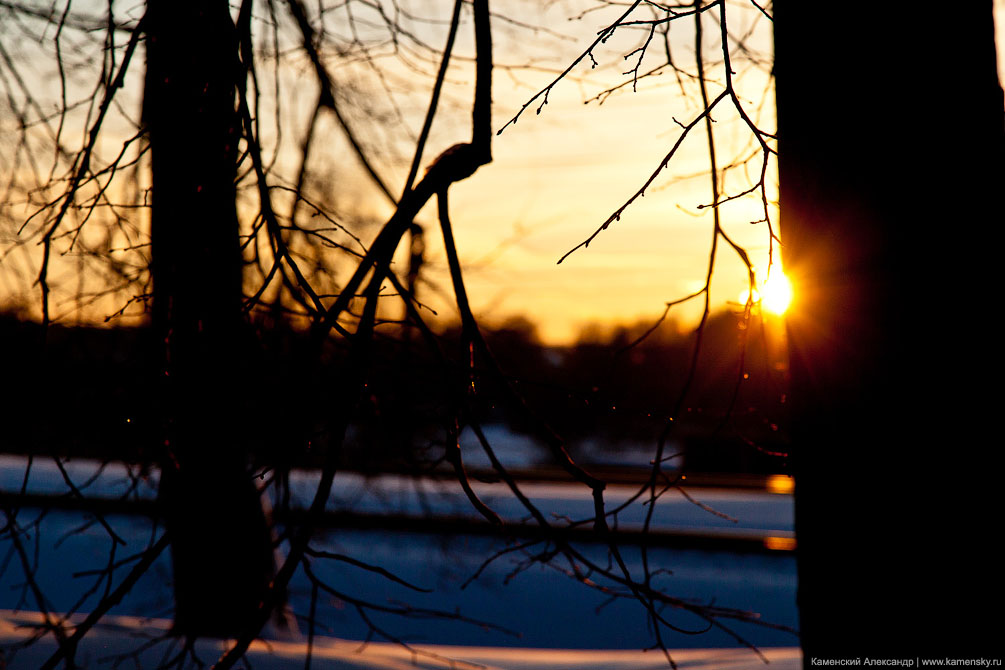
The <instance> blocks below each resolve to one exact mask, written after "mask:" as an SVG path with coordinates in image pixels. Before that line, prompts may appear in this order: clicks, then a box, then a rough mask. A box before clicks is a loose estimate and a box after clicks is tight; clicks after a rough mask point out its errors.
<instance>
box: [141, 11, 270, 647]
mask: <svg viewBox="0 0 1005 670" xmlns="http://www.w3.org/2000/svg"><path fill="white" fill-rule="evenodd" d="M144 25H145V30H146V37H147V41H146V45H147V73H146V83H145V93H144V95H145V99H144V110H143V115H144V122H145V124H146V127H147V131H148V133H149V138H150V147H151V161H152V173H153V174H152V215H151V217H152V221H151V239H152V251H151V253H152V264H151V274H152V279H153V287H154V301H153V322H154V329H155V332H156V336H157V338H158V341H157V349H158V353H157V354H156V358H157V364H158V376H159V382H158V388H159V390H160V397H159V398H158V399H157V400H158V402H159V403H160V415H161V418H162V422H163V427H164V429H163V440H164V441H163V449H162V454H163V456H162V459H161V461H162V462H161V470H162V476H161V490H160V497H161V501H162V504H163V507H164V513H165V515H166V525H167V530H168V533H169V534H170V535H171V542H172V560H173V571H174V581H175V601H176V602H175V630H176V632H179V633H182V634H186V635H217V636H233V635H236V634H237V633H238V632H239V631H240V630H241V624H242V623H243V622H244V620H245V619H246V618H247V617H249V616H250V615H251V614H252V613H253V612H254V610H255V608H256V607H257V605H258V604H259V602H260V601H261V599H262V595H263V593H264V591H265V589H266V587H267V585H268V582H269V580H270V578H271V572H272V569H273V561H272V551H271V541H270V537H269V532H268V529H267V526H266V521H265V517H264V514H263V512H262V507H261V502H260V500H259V498H258V494H257V491H256V488H255V486H254V483H253V481H252V480H251V478H250V476H249V475H248V473H247V472H246V467H247V452H248V442H247V438H248V436H249V434H250V430H251V429H252V428H253V427H251V426H249V424H250V422H252V421H253V420H254V416H253V415H252V414H251V413H249V412H247V411H242V407H244V408H246V407H247V405H248V403H249V401H250V400H251V398H250V393H251V391H250V389H249V388H248V386H247V385H246V384H244V383H242V381H241V379H242V375H244V376H246V375H247V372H246V371H244V370H242V367H243V366H245V365H246V364H247V362H246V361H244V360H242V353H241V352H242V342H243V341H244V340H243V337H242V333H243V328H242V317H241V310H240V308H241V270H242V268H241V254H240V248H239V238H238V233H239V230H238V218H237V209H236V204H235V196H236V193H235V180H236V175H237V156H238V143H239V141H240V139H241V133H240V120H239V117H238V115H237V113H236V111H235V104H236V97H235V96H236V92H237V77H238V76H240V74H241V71H240V64H239V61H238V40H237V34H236V30H235V27H234V24H233V21H232V19H231V16H230V9H229V6H228V4H227V2H226V0H201V1H195V0H193V1H186V2H177V3H176V2H170V1H168V0H149V1H148V3H147V14H146V17H145V19H144Z"/></svg>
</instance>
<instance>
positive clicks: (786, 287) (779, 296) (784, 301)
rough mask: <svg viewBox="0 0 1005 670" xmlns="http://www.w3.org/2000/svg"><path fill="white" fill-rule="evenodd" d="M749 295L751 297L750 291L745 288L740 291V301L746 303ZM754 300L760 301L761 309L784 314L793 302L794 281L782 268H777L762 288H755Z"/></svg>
mask: <svg viewBox="0 0 1005 670" xmlns="http://www.w3.org/2000/svg"><path fill="white" fill-rule="evenodd" d="M748 297H751V296H750V291H749V289H744V290H743V291H742V292H741V293H740V302H741V303H743V304H746V303H747V299H748ZM752 302H755V303H759V304H760V305H761V309H763V310H765V311H767V312H770V313H771V314H777V315H782V314H784V313H785V310H787V309H788V308H789V303H791V302H792V282H790V281H789V278H788V277H786V276H785V274H784V273H782V272H781V270H775V271H774V272H772V273H771V275H770V276H769V277H768V279H767V280H766V281H765V282H764V283H763V284H761V287H760V289H754V294H753V296H752Z"/></svg>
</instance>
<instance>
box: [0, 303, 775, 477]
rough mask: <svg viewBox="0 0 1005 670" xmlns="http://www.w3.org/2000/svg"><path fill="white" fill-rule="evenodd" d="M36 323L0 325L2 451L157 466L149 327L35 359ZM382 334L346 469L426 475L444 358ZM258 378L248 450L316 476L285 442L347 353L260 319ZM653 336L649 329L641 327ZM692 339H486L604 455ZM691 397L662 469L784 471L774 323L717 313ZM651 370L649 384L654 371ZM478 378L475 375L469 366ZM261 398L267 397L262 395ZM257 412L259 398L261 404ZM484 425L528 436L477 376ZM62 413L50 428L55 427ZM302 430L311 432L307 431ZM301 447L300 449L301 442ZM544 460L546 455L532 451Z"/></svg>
mask: <svg viewBox="0 0 1005 670" xmlns="http://www.w3.org/2000/svg"><path fill="white" fill-rule="evenodd" d="M39 328H40V326H39V325H38V324H36V323H32V322H30V321H22V320H19V319H17V318H15V317H14V316H10V315H8V316H2V317H0V336H2V339H3V340H4V341H5V342H6V343H8V346H5V347H4V349H3V357H4V358H5V359H6V360H5V364H4V367H5V369H7V370H9V371H11V372H12V373H13V376H12V378H15V379H18V380H20V381H19V392H18V393H17V395H16V396H15V399H14V401H13V406H10V407H8V408H7V409H8V411H9V416H10V417H11V421H9V423H8V426H9V429H8V431H9V432H8V434H7V438H6V439H5V440H4V444H3V446H2V450H3V451H6V452H15V453H39V454H44V455H51V454H53V453H59V454H61V455H66V456H79V457H91V458H98V459H102V460H105V459H125V460H127V461H130V462H134V463H143V462H146V461H150V460H152V455H151V454H150V453H148V452H149V449H148V445H150V444H151V441H152V437H153V435H154V434H155V432H156V423H155V420H156V417H155V414H154V413H155V412H156V408H154V407H152V406H151V404H150V403H149V401H148V398H149V397H150V395H149V394H150V392H151V389H150V388H149V387H150V384H151V376H150V375H149V374H145V371H144V370H143V369H142V368H140V367H138V366H137V364H136V360H137V357H136V352H138V351H142V350H143V348H144V347H145V346H146V343H147V340H148V339H149V338H150V337H152V333H151V331H150V329H149V328H144V327H119V328H97V327H79V326H77V327H64V326H61V325H59V324H50V326H49V341H48V345H47V348H46V350H45V351H44V353H43V351H42V350H41V349H39V348H38V347H37V342H38V341H39V338H38V335H39V333H38V332H37V331H38V329H39ZM393 329H394V331H395V332H394V333H393V334H388V335H387V336H386V337H379V336H378V337H377V339H376V343H375V347H376V349H377V350H378V351H379V352H380V353H379V355H377V356H375V357H374V361H375V363H374V369H373V372H372V374H371V376H370V378H369V380H368V382H367V389H366V392H365V393H364V394H363V398H362V400H361V402H360V403H359V406H358V408H357V411H356V414H355V416H354V418H353V421H352V430H351V433H350V437H349V439H348V440H347V444H346V447H345V451H344V455H343V459H344V462H343V465H344V467H349V468H353V469H358V470H362V471H375V470H381V469H385V470H387V469H390V470H405V471H415V472H422V471H424V470H427V469H429V468H433V467H435V466H436V465H437V464H438V459H439V458H440V456H441V455H442V453H443V445H442V443H441V440H442V437H441V435H442V425H443V422H445V421H447V420H448V419H449V413H450V411H451V408H452V405H451V398H450V393H451V392H452V384H451V383H450V382H451V380H450V379H448V378H447V376H445V375H444V372H443V369H442V361H441V360H438V359H436V358H434V357H433V356H431V355H430V354H429V352H428V350H427V349H425V348H424V347H423V346H421V345H420V344H419V343H418V342H415V341H414V340H413V339H411V338H408V337H401V336H400V333H399V332H397V330H398V326H393ZM257 331H258V332H257V337H256V339H255V341H256V342H258V343H263V344H260V345H258V346H257V347H250V348H249V349H248V351H246V352H245V354H244V355H245V356H246V357H254V358H255V359H256V366H257V367H256V372H254V375H255V376H256V382H255V385H254V386H253V387H249V388H248V391H247V393H248V394H249V395H252V396H253V397H252V399H251V401H250V403H249V406H251V407H255V406H258V407H260V408H261V412H257V413H256V414H255V416H254V417H249V421H248V423H249V427H250V428H251V430H249V431H248V439H249V441H250V442H251V445H250V447H251V451H252V452H253V453H258V454H259V457H260V458H261V460H262V462H263V463H272V462H275V460H276V459H281V460H283V461H285V462H287V463H288V464H289V465H291V466H311V465H316V464H317V463H316V460H317V455H316V454H313V453H311V449H310V443H311V441H310V435H306V436H305V435H301V434H295V435H294V434H291V433H290V431H292V430H295V428H294V427H295V426H298V425H301V424H302V423H303V422H302V421H299V422H298V421H294V420H292V419H294V418H295V417H296V416H297V415H298V412H299V411H300V410H301V409H302V404H303V402H304V401H303V398H305V397H312V398H314V400H313V401H312V402H315V403H317V402H320V403H322V404H323V402H324V401H323V397H324V394H325V390H324V383H323V380H324V379H327V378H329V375H330V374H332V373H333V372H334V371H335V370H337V369H338V368H339V367H340V366H342V365H344V364H345V358H346V357H347V356H348V355H350V353H349V351H348V349H346V348H341V347H338V346H335V345H332V346H331V347H330V348H329V349H328V350H327V351H326V353H325V356H324V358H323V361H324V362H323V363H322V364H321V366H320V368H311V367H308V366H299V365H297V364H296V360H297V352H298V351H299V350H301V349H302V347H303V344H304V341H305V339H306V337H307V336H306V335H305V334H304V333H302V332H299V331H298V330H296V329H294V328H292V327H290V325H289V324H288V323H287V324H283V323H277V322H270V323H266V322H265V321H260V322H259V323H258V324H257ZM649 331H651V332H649ZM442 337H443V341H444V343H445V344H444V346H445V347H454V348H456V349H458V350H459V349H460V347H461V346H462V337H461V333H460V328H459V327H457V326H448V327H447V328H446V329H445V332H444V333H443V334H442ZM694 337H695V335H694V333H693V331H692V330H691V329H688V328H681V327H680V326H679V324H678V323H676V322H674V321H667V322H664V323H661V324H659V325H658V327H656V328H655V329H651V324H645V323H638V324H634V325H623V326H618V327H613V328H611V327H608V328H602V327H600V326H597V327H592V328H586V329H584V330H583V331H582V332H581V334H580V336H579V338H578V340H577V341H576V342H575V343H574V344H571V345H567V346H561V347H559V346H548V345H545V344H542V343H541V342H540V341H539V339H538V337H537V334H536V329H535V326H534V324H533V323H531V322H529V321H527V320H525V319H520V318H516V319H511V320H509V321H506V322H503V323H502V324H501V325H500V326H498V327H496V328H494V329H487V330H486V331H485V338H486V340H487V342H488V343H489V346H490V347H491V348H492V350H493V351H494V352H495V356H496V358H497V359H498V361H499V362H500V364H501V365H502V366H503V369H505V370H506V371H507V375H508V376H509V381H510V382H511V383H513V384H514V385H516V386H517V387H518V388H519V389H520V391H521V392H522V394H523V395H524V397H526V398H527V401H528V402H530V403H532V404H533V405H534V406H535V407H538V408H540V412H541V413H542V414H543V415H544V416H545V418H546V419H547V420H548V421H549V422H550V423H551V425H553V426H554V427H555V429H556V430H557V431H559V432H561V434H563V435H565V436H567V438H568V439H569V442H570V449H571V450H572V451H573V453H574V454H575V453H576V452H577V451H579V450H580V449H577V447H581V446H582V445H584V444H587V443H589V444H591V445H593V446H595V447H599V448H600V449H602V450H605V451H607V452H609V458H608V459H607V460H608V461H611V462H615V461H616V459H617V454H618V451H619V450H620V449H621V448H622V447H625V446H630V445H633V444H635V445H640V444H648V443H650V442H651V441H652V440H653V439H654V436H655V435H657V434H658V433H659V431H660V430H661V428H662V426H663V424H664V423H665V421H666V418H667V413H668V412H669V408H668V402H669V401H670V400H671V399H673V398H676V397H678V396H679V395H680V393H681V390H682V388H683V386H684V384H685V383H686V381H687V376H688V373H689V370H690V367H689V366H690V360H691V355H692V351H693V348H694ZM704 338H705V339H704V342H703V346H702V352H701V355H700V357H699V360H698V365H697V368H696V371H695V374H694V379H693V382H692V384H691V389H690V392H689V394H688V398H689V401H688V403H687V406H686V407H685V408H684V411H683V412H682V414H681V416H680V417H679V418H678V419H677V421H678V422H679V426H678V427H677V444H678V446H679V449H678V450H677V453H676V454H675V455H674V454H668V456H672V459H671V461H670V463H669V465H671V466H678V467H686V468H687V469H691V470H703V471H718V472H757V473H763V472H783V471H785V468H786V467H787V465H786V458H785V452H786V441H787V433H786V430H785V426H786V403H787V399H788V398H787V391H786V374H787V371H786V363H785V356H784V344H785V343H784V339H783V334H782V332H781V328H780V327H779V324H777V323H770V322H765V321H763V320H762V319H760V318H757V317H755V318H748V319H745V318H744V316H743V314H742V312H739V311H736V310H724V311H721V312H718V313H716V314H714V315H713V316H712V317H711V318H710V319H709V320H708V322H707V324H706V327H705V331H704ZM654 371H659V374H654ZM475 374H478V372H477V370H476V372H475ZM43 388H48V389H52V388H58V389H60V393H61V401H60V407H59V411H58V417H57V416H55V415H54V414H53V410H52V408H51V407H49V406H48V405H47V404H46V403H40V402H39V401H38V399H39V398H40V397H41V396H40V392H41V390H42V389H43ZM261 389H269V390H268V391H267V392H266V391H262V390H261ZM266 393H267V396H265V395H263V396H262V397H260V398H258V400H257V401H256V400H255V398H254V396H257V395H260V394H266ZM478 393H479V394H480V395H481V396H482V402H481V404H480V408H481V409H480V411H481V413H482V416H480V420H481V422H482V423H485V424H501V425H505V426H507V427H508V428H509V429H511V430H512V431H514V432H516V433H528V434H530V433H532V432H533V430H532V427H531V426H529V425H527V422H526V419H525V418H524V417H523V416H522V415H521V414H520V413H519V412H514V411H513V410H512V408H511V407H509V406H508V405H507V403H506V402H505V400H504V393H503V391H502V390H501V389H499V388H498V383H497V382H496V381H494V380H493V379H492V377H491V375H488V374H486V375H485V376H484V378H483V379H480V380H478ZM56 418H58V420H54V419H56ZM307 430H309V428H308V429H307ZM305 445H306V446H305ZM542 456H544V454H542Z"/></svg>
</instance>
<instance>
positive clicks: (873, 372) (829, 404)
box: [774, 0, 1005, 667]
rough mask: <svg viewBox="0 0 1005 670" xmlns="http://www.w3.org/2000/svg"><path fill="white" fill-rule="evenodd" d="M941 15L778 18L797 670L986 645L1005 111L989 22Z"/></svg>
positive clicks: (788, 0)
mask: <svg viewBox="0 0 1005 670" xmlns="http://www.w3.org/2000/svg"><path fill="white" fill-rule="evenodd" d="M942 9H943V7H941V6H939V5H935V6H933V7H929V6H928V5H927V4H923V5H912V4H911V3H907V4H905V3H858V4H848V3H819V2H805V1H801V0H777V2H775V3H774V19H775V73H776V77H777V110H778V151H779V178H780V207H781V236H782V240H783V245H784V246H783V255H784V262H785V268H786V273H787V274H789V276H790V277H791V278H792V281H793V284H794V290H795V299H794V303H793V305H792V307H791V308H790V310H789V315H790V316H789V333H788V338H789V347H790V360H791V371H792V392H791V397H792V401H793V411H794V425H793V442H794V444H793V466H794V469H795V473H796V530H797V535H798V540H799V553H798V564H799V607H800V626H801V633H802V645H803V650H804V653H805V660H804V665H805V666H806V667H813V666H812V660H813V659H814V658H821V657H851V658H855V657H860V658H864V657H866V656H867V655H869V654H872V655H874V656H878V657H884V656H885V657H890V656H892V655H894V654H897V655H903V656H904V657H905V658H910V659H912V660H914V659H915V658H916V657H919V656H920V657H924V656H926V655H931V654H944V653H953V654H955V655H957V656H961V655H964V656H967V657H973V656H977V655H979V654H980V651H981V650H985V651H986V650H989V649H991V646H990V645H991V644H992V642H993V641H994V640H993V638H992V637H991V633H992V630H993V628H994V626H996V625H997V622H996V621H995V620H994V618H995V616H993V615H990V614H989V613H988V611H987V610H986V608H985V607H984V600H985V598H986V597H987V596H988V595H989V594H990V593H996V592H997V590H998V589H996V588H995V587H996V586H1000V583H1001V578H1000V572H999V570H998V568H997V566H995V565H993V564H992V563H993V561H994V553H993V552H992V548H991V546H990V545H991V542H992V540H991V537H992V536H993V535H995V534H997V533H999V532H1000V531H998V530H996V528H997V526H998V525H999V524H998V523H997V522H995V521H993V520H992V518H991V513H992V511H993V510H997V509H998V508H999V507H1000V503H997V502H993V501H992V499H991V491H992V488H991V486H992V484H993V482H991V481H990V480H989V478H990V472H991V460H990V459H991V458H992V455H991V454H990V453H989V449H988V447H989V446H990V444H991V442H989V441H988V440H989V435H988V429H987V426H988V423H987V422H988V420H989V419H990V417H992V416H994V414H995V413H994V412H992V411H991V407H992V404H993V402H994V394H995V393H997V391H995V390H994V389H995V388H996V384H997V381H996V380H997V376H998V375H997V372H996V371H995V370H996V369H997V370H999V371H1000V362H999V360H998V359H999V356H1000V354H997V353H995V352H996V349H997V347H996V346H995V345H994V343H993V342H992V340H991V338H990V336H989V332H988V325H989V323H990V321H989V320H990V319H991V310H992V308H993V303H991V300H990V298H989V295H988V292H989V291H992V290H995V291H996V292H998V291H1000V289H998V286H997V284H1000V280H998V279H997V271H996V267H995V264H1000V263H1001V261H999V260H996V258H995V256H994V254H995V252H996V249H997V245H998V238H999V233H998V232H997V229H998V228H999V227H1000V225H1001V220H1002V217H1001V209H1002V204H1001V193H1002V188H1003V185H1005V178H1003V173H1002V165H1003V161H1005V155H1003V149H1005V133H1003V113H1002V110H1003V101H1002V90H1001V87H1000V85H999V82H998V78H997V72H996V66H995V62H996V61H995V48H994V25H993V19H992V3H991V2H990V1H985V2H976V3H965V5H961V6H959V7H953V8H951V9H948V8H945V9H947V11H942ZM996 441H997V442H1000V438H998V439H997V440H996ZM998 651H1000V648H999V649H998Z"/></svg>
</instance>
